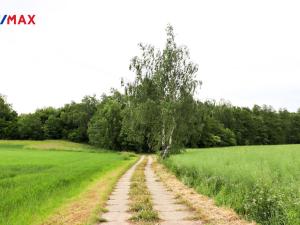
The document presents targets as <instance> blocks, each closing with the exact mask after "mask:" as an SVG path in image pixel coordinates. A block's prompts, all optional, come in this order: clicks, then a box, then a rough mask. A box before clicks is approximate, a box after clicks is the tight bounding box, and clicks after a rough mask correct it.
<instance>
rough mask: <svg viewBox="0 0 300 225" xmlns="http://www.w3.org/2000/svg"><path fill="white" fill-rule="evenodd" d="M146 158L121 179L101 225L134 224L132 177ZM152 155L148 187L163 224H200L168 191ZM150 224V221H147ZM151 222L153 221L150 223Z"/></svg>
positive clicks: (148, 171) (146, 172) (146, 173)
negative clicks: (131, 209)
mask: <svg viewBox="0 0 300 225" xmlns="http://www.w3.org/2000/svg"><path fill="white" fill-rule="evenodd" d="M143 159H144V156H143V157H141V159H140V160H139V161H138V162H137V163H136V164H135V165H134V166H133V167H131V168H130V169H129V170H128V171H127V172H126V173H125V174H124V175H123V176H122V177H121V179H120V180H119V182H118V183H117V185H116V187H115V190H114V191H113V193H112V194H111V196H110V198H109V200H108V202H107V210H108V212H106V213H104V214H103V215H102V218H103V219H104V220H105V221H106V222H104V223H101V225H127V224H134V223H133V222H131V221H130V217H131V214H130V213H129V201H130V200H129V195H128V194H129V190H130V179H131V176H132V174H133V172H134V170H135V168H136V166H137V165H138V164H139V163H140V162H141V161H142V160H143ZM151 164H152V157H148V163H147V166H146V169H145V176H146V183H147V187H148V189H149V191H150V193H151V195H152V202H153V206H154V209H155V210H156V211H157V212H158V215H159V218H160V222H158V223H154V224H161V225H193V224H194V225H198V224H202V223H201V222H200V221H195V220H193V218H194V215H193V212H191V211H190V210H188V208H187V207H186V206H184V205H182V204H180V203H178V202H177V200H176V197H175V196H174V194H173V193H171V192H169V191H167V189H166V187H165V186H164V185H163V184H162V183H161V182H160V181H159V180H158V178H157V177H156V175H155V173H154V171H153V169H152V167H151ZM147 224H148V223H147ZM150 224H151V223H150Z"/></svg>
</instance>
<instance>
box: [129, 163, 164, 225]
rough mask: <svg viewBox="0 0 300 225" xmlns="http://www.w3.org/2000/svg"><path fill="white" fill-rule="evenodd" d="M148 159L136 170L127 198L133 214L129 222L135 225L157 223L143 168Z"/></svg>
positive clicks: (156, 213) (156, 214)
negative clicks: (135, 224)
mask: <svg viewBox="0 0 300 225" xmlns="http://www.w3.org/2000/svg"><path fill="white" fill-rule="evenodd" d="M147 161H148V159H147V158H145V159H144V160H143V161H142V162H141V163H140V164H139V165H138V166H137V168H136V170H135V172H134V173H133V175H132V178H131V185H130V192H129V197H130V200H131V203H130V211H131V212H132V213H133V216H132V217H131V221H133V222H134V223H137V224H142V225H146V224H147V225H149V224H156V223H157V222H158V221H159V217H158V212H157V211H155V210H154V208H153V204H152V200H151V194H150V192H149V190H148V188H147V185H146V177H145V167H146V165H147Z"/></svg>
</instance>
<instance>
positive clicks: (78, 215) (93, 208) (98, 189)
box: [43, 160, 136, 225]
mask: <svg viewBox="0 0 300 225" xmlns="http://www.w3.org/2000/svg"><path fill="white" fill-rule="evenodd" d="M135 161H136V160H130V161H128V162H127V163H125V164H124V165H122V166H120V167H118V168H117V169H116V170H114V171H111V172H109V173H107V174H106V175H105V176H103V177H101V179H100V180H97V181H96V182H93V183H92V184H91V185H89V187H88V188H87V189H86V190H85V191H84V192H83V193H82V194H80V195H79V196H77V197H75V198H72V199H70V200H69V201H68V202H67V203H66V204H64V205H63V206H62V207H60V208H59V209H57V210H56V211H55V212H54V213H53V214H52V215H51V216H50V217H49V218H48V219H47V220H46V222H44V223H43V225H61V224H64V225H76V224H78V225H79V224H80V225H81V224H85V225H92V224H95V223H96V222H100V221H99V220H101V215H102V213H104V212H105V211H106V209H105V204H106V202H107V200H108V198H109V196H110V194H111V192H112V190H113V187H114V186H115V184H116V183H117V181H118V180H119V178H120V177H121V176H122V175H123V174H124V173H125V172H126V171H127V170H128V169H129V168H130V167H131V166H132V165H133V164H134V163H135Z"/></svg>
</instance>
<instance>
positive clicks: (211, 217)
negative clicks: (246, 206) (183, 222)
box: [152, 160, 255, 225]
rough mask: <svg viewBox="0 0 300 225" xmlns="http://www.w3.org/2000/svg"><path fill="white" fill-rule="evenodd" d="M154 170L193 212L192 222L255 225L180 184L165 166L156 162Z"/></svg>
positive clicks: (220, 224)
mask: <svg viewBox="0 0 300 225" xmlns="http://www.w3.org/2000/svg"><path fill="white" fill-rule="evenodd" d="M152 167H153V170H154V171H155V173H156V174H157V176H158V177H159V179H160V181H161V182H163V183H164V184H165V186H166V187H167V189H168V191H170V192H173V193H174V195H175V197H176V199H177V202H178V203H180V204H184V205H186V206H187V207H188V208H189V209H190V210H191V211H193V214H194V217H192V218H190V219H191V220H201V221H202V222H203V224H205V225H254V224H255V223H253V222H248V221H245V220H242V219H241V218H240V217H239V216H238V215H237V214H236V213H235V212H234V211H233V210H232V209H229V208H224V207H218V206H216V205H215V202H214V201H213V200H212V199H211V198H208V197H206V196H203V195H201V194H199V193H197V192H196V191H195V190H194V189H192V188H190V187H187V186H186V185H185V184H183V183H182V182H180V181H179V180H178V179H177V178H176V176H175V175H174V174H173V173H171V172H170V171H169V170H168V168H166V167H165V166H164V165H163V164H161V163H159V162H158V161H157V160H154V162H153V164H152Z"/></svg>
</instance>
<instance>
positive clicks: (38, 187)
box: [0, 142, 129, 225]
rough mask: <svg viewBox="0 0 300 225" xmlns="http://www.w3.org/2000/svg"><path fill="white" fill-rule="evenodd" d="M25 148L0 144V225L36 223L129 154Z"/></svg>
mask: <svg viewBox="0 0 300 225" xmlns="http://www.w3.org/2000/svg"><path fill="white" fill-rule="evenodd" d="M32 144H34V143H30V145H32ZM50 144H53V143H50ZM61 144H62V143H61ZM71 145H72V144H71ZM72 146H73V145H72ZM73 147H74V146H73ZM24 148H25V147H24V143H14V142H9V143H0V224H1V225H27V224H38V223H39V222H41V221H42V219H44V218H45V217H47V216H48V215H49V213H51V212H52V211H53V210H54V209H55V208H57V207H58V206H60V205H61V204H62V203H64V202H65V201H66V200H67V199H69V198H70V197H73V196H76V195H77V194H79V193H80V192H81V191H83V190H84V188H85V187H86V186H87V185H88V184H89V183H91V182H92V181H93V180H96V179H101V176H102V175H104V174H105V173H107V172H109V171H112V170H114V169H116V168H118V167H119V166H121V165H124V163H125V162H126V160H128V157H129V156H128V155H126V156H124V155H123V154H118V153H112V152H98V153H91V152H88V151H87V152H84V151H83V152H72V151H70V152H69V151H46V150H43V151H39V150H24ZM80 148H82V149H84V146H80ZM25 149H26V148H25ZM34 149H37V148H34ZM67 149H68V148H66V149H65V150H67Z"/></svg>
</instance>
